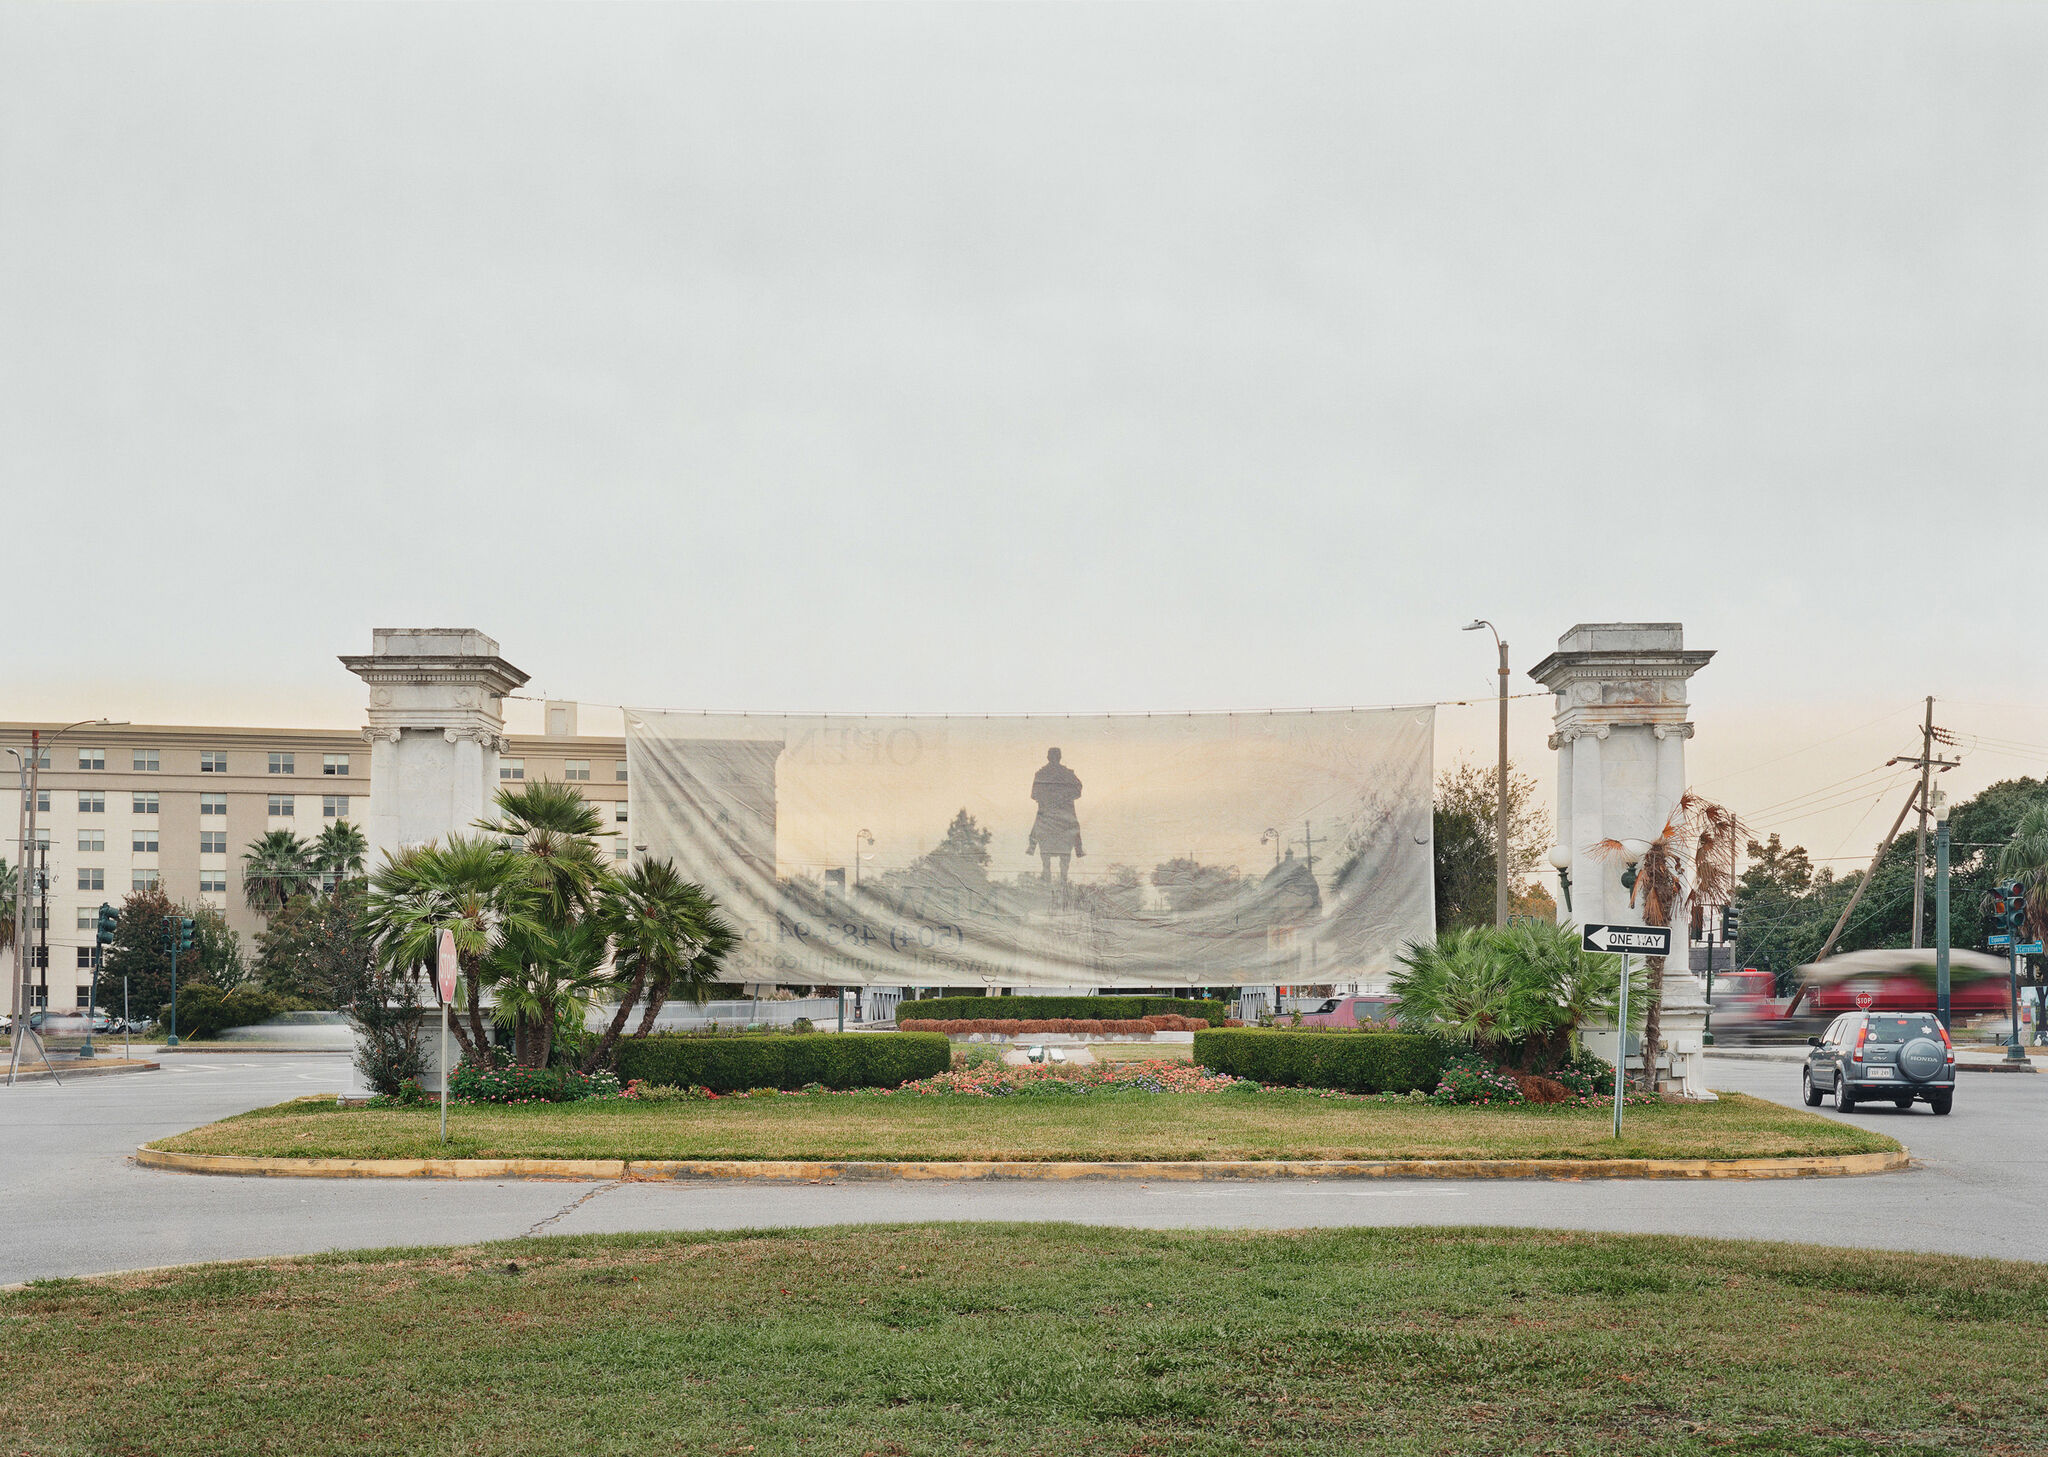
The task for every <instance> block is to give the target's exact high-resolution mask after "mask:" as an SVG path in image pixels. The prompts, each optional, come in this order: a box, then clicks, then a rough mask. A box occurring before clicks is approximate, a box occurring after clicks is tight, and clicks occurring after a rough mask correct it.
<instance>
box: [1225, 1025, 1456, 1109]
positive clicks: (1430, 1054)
mask: <svg viewBox="0 0 2048 1457" xmlns="http://www.w3.org/2000/svg"><path fill="white" fill-rule="evenodd" d="M1447 1051H1448V1049H1446V1048H1445V1046H1444V1044H1443V1043H1442V1042H1439V1041H1438V1040H1437V1039H1436V1038H1434V1037H1422V1036H1418V1035H1416V1034H1415V1033H1411V1032H1354V1033H1351V1034H1350V1035H1348V1036H1344V1037H1330V1036H1325V1035H1322V1034H1319V1033H1315V1032H1290V1031H1287V1030H1285V1029H1281V1028H1264V1027H1233V1028H1222V1029H1215V1030H1211V1031H1207V1032H1197V1033H1196V1034H1195V1061H1196V1062H1198V1063H1200V1064H1201V1065H1202V1066H1203V1067H1206V1068H1210V1069H1213V1070H1214V1071H1216V1072H1220V1073H1229V1074H1231V1075H1232V1076H1233V1077H1240V1078H1251V1079H1253V1080H1254V1081H1256V1082H1261V1083H1279V1084H1284V1085H1287V1086H1291V1087H1298V1088H1341V1089H1343V1090H1344V1091H1346V1092H1352V1093H1410V1092H1416V1091H1420V1092H1424V1093H1429V1092H1434V1091H1435V1089H1436V1086H1437V1083H1438V1081H1439V1079H1440V1078H1441V1077H1442V1074H1443V1070H1444V1064H1445V1060H1446V1053H1447Z"/></svg>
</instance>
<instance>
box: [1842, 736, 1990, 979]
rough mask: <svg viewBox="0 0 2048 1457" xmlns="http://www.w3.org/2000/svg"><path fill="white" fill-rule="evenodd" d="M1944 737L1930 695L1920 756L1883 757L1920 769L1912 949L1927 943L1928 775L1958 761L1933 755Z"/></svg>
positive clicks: (1930, 807) (1891, 762)
mask: <svg viewBox="0 0 2048 1457" xmlns="http://www.w3.org/2000/svg"><path fill="white" fill-rule="evenodd" d="M1946 739H1947V732H1946V730H1942V729H1937V728H1936V727H1935V726H1934V699H1933V697H1932V696H1930V697H1929V698H1928V700H1927V718H1926V721H1925V722H1924V723H1923V724H1922V725H1921V728H1920V756H1919V757H1918V758H1917V759H1909V758H1907V757H1905V756H1904V755H1903V754H1902V755H1900V756H1898V757H1897V758H1894V759H1887V760H1885V767H1886V768H1890V767H1891V766H1892V765H1894V764H1905V765H1908V766H1910V767H1912V768H1915V769H1918V770H1919V771H1920V790H1919V804H1920V824H1919V829H1918V830H1917V831H1915V833H1914V836H1913V949H1914V950H1916V951H1917V950H1919V949H1920V948H1921V947H1922V946H1925V945H1926V944H1927V942H1926V939H1925V937H1924V936H1923V935H1922V929H1923V927H1924V926H1925V925H1926V917H1927V817H1928V815H1929V814H1931V813H1932V812H1933V809H1934V803H1933V801H1932V800H1930V799H1929V798H1928V776H1929V775H1930V774H1932V773H1933V771H1934V770H1936V769H1939V770H1941V772H1942V773H1944V774H1946V773H1947V772H1948V771H1949V770H1951V769H1953V768H1955V767H1956V765H1957V764H1958V763H1960V762H1961V760H1958V759H1937V758H1935V757H1934V746H1935V744H1936V743H1939V742H1944V741H1946ZM1821 954H1822V955H1823V956H1825V955H1826V954H1827V953H1826V952H1825V951H1823V952H1822V953H1821Z"/></svg>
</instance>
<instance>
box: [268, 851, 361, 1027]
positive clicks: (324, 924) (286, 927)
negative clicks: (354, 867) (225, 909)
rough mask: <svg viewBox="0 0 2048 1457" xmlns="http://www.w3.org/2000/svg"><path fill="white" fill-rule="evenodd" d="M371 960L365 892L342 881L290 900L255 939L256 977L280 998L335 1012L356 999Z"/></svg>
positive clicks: (357, 883) (351, 882) (353, 882)
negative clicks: (331, 888)
mask: <svg viewBox="0 0 2048 1457" xmlns="http://www.w3.org/2000/svg"><path fill="white" fill-rule="evenodd" d="M375 955H376V945H375V942H374V941H373V940H372V938H371V935H370V923H369V892H368V889H367V888H366V887H365V885H364V883H363V882H362V881H359V880H345V881H343V882H342V883H341V884H339V885H337V886H336V887H335V888H334V889H333V890H331V891H320V892H315V893H314V894H311V895H301V896H294V897H293V898H292V900H291V903H290V904H289V905H287V906H286V907H285V908H284V909H283V910H281V911H279V912H278V913H277V914H276V915H274V916H272V917H271V918H270V919H269V921H268V922H267V923H266V924H265V925H264V927H263V929H262V930H261V931H260V932H258V933H257V936H256V975H257V978H258V980H260V981H261V982H262V984H263V987H264V989H265V990H267V991H271V992H275V993H277V994H278V995H279V996H284V997H290V998H293V999H295V1000H298V1001H304V1002H309V1003H311V1004H312V1005H314V1006H316V1007H332V1008H337V1009H338V1008H342V1007H346V1006H348V1005H349V1003H350V1002H352V1001H353V1000H355V997H356V993H357V990H358V989H359V988H360V987H361V985H362V983H363V979H364V978H365V977H366V976H367V975H368V974H369V971H370V966H371V963H372V961H373V960H374V959H375Z"/></svg>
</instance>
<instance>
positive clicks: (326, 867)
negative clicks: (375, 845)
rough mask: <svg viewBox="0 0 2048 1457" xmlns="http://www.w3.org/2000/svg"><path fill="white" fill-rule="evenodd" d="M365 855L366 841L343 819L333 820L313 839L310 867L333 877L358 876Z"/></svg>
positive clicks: (367, 852) (348, 877)
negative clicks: (312, 866) (311, 863)
mask: <svg viewBox="0 0 2048 1457" xmlns="http://www.w3.org/2000/svg"><path fill="white" fill-rule="evenodd" d="M369 858H370V842H369V841H368V840H367V839H365V838H364V837H363V832H362V831H361V830H359V829H357V828H356V827H355V826H354V825H352V824H350V823H349V822H348V821H347V820H336V821H335V822H334V823H333V824H331V825H329V826H328V827H327V828H326V829H324V830H322V831H321V832H320V834H319V836H318V837H317V838H316V839H315V840H314V841H313V846H312V860H313V865H314V868H315V869H318V870H320V871H323V872H324V873H326V874H328V875H332V876H333V877H335V879H337V880H352V879H354V878H356V877H358V876H360V875H361V874H362V873H363V866H364V865H365V864H366V863H367V862H368V861H369Z"/></svg>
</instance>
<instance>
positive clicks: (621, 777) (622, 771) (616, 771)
mask: <svg viewBox="0 0 2048 1457" xmlns="http://www.w3.org/2000/svg"><path fill="white" fill-rule="evenodd" d="M612 778H614V779H616V780H618V781H619V783H621V784H624V783H625V782H626V761H625V760H624V759H618V760H614V761H613V763H612ZM1616 995H1617V996H1618V995H1620V994H1619V993H1616Z"/></svg>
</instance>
